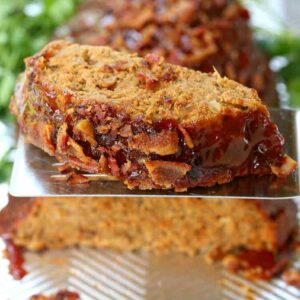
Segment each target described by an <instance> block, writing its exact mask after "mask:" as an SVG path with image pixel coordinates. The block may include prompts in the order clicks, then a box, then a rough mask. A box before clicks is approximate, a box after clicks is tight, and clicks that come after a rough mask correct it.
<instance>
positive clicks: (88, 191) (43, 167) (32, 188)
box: [9, 109, 300, 199]
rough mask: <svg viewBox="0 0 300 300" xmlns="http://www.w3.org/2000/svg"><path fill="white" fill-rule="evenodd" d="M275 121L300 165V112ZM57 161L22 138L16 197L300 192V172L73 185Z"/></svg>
mask: <svg viewBox="0 0 300 300" xmlns="http://www.w3.org/2000/svg"><path fill="white" fill-rule="evenodd" d="M271 115H272V119H273V121H274V122H275V123H276V124H278V126H279V128H280V130H281V133H282V134H283V136H284V137H285V144H286V153H287V154H289V155H290V156H291V157H292V158H294V159H295V160H296V161H297V162H298V164H299V162H300V158H299V149H300V147H299V143H300V130H299V126H300V112H297V111H294V110H288V109H284V110H283V109H282V110H278V109H273V110H271ZM55 163H56V161H55V159H54V158H52V157H49V156H48V155H47V154H45V153H44V152H43V151H41V150H39V149H37V148H35V147H33V146H30V145H25V144H24V143H23V142H22V141H21V142H20V143H19V147H18V150H17V153H16V159H15V163H14V168H13V174H12V178H11V183H10V190H9V191H10V193H11V194H12V195H13V196H16V197H42V196H47V197H55V196H58V195H60V196H67V197H68V196H71V197H74V196H98V197H106V196H116V197H118V196H119V197H124V196H126V197H134V196H148V197H149V196H152V197H161V196H164V197H182V196H185V197H221V196H222V197H227V198H252V199H255V198H260V199H262V198H264V199H287V198H294V197H296V196H298V195H300V183H299V181H300V180H299V171H298V170H296V171H295V172H294V173H293V174H292V175H291V176H289V177H288V178H287V179H278V178H276V177H275V176H263V177H259V178H258V177H254V176H248V177H245V178H240V179H236V180H234V181H233V182H232V183H229V184H225V185H218V186H215V187H212V188H195V189H190V190H189V191H188V192H183V193H175V192H173V191H164V190H152V191H139V190H128V189H127V188H126V187H125V185H123V184H122V183H120V182H110V181H108V182H103V181H92V182H90V183H89V184H78V185H74V184H73V185H71V184H66V182H59V181H55V180H53V179H51V176H53V175H57V174H58V171H57V169H56V168H54V167H53V164H55Z"/></svg>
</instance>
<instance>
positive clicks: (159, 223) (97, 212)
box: [0, 197, 297, 256]
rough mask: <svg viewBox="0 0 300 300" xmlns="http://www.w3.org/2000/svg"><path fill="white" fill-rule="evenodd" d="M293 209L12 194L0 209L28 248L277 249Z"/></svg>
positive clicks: (7, 233) (292, 221)
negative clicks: (32, 197) (6, 204)
mask: <svg viewBox="0 0 300 300" xmlns="http://www.w3.org/2000/svg"><path fill="white" fill-rule="evenodd" d="M49 212H51V213H49ZM296 215H297V207H296V205H295V203H294V202H293V201H291V200H287V201H286V200H274V201H264V200H241V199H231V200H228V199H191V198H160V199H158V198H130V199H128V198H84V199H83V198H37V199H26V198H24V199H19V198H13V197H11V198H10V201H9V204H8V206H7V207H6V208H5V209H4V210H3V211H1V212H0V235H1V236H3V237H6V238H10V239H12V240H13V242H14V243H16V244H17V245H21V246H24V247H25V248H28V249H31V250H41V249H44V248H50V249H51V248H63V247H67V246H74V245H88V246H92V247H99V248H101V247H109V248H114V249H118V250H122V251H125V250H141V249H143V250H147V251H152V252H155V253H157V254H162V253H167V252H183V253H186V254H190V255H193V254H196V253H198V252H203V253H205V254H212V256H213V255H216V253H223V254H226V253H229V252H234V251H235V250H236V249H248V250H256V251H260V250H266V251H270V252H272V253H277V252H278V251H280V250H281V249H282V248H283V247H284V246H285V244H286V243H287V241H288V240H289V238H290V237H291V236H293V234H294V233H295V232H296V230H297V217H296Z"/></svg>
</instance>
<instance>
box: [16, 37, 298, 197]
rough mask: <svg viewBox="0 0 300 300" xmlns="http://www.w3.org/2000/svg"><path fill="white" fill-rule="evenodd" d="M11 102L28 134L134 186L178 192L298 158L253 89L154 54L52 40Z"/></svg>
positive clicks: (287, 168)
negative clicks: (286, 147)
mask: <svg viewBox="0 0 300 300" xmlns="http://www.w3.org/2000/svg"><path fill="white" fill-rule="evenodd" d="M11 109H12V112H13V113H14V114H15V115H16V116H17V119H18V122H19V125H20V127H21V130H22V132H23V133H24V135H25V136H26V138H27V140H28V141H29V142H30V143H32V144H34V145H36V146H38V147H40V148H42V149H44V150H45V151H46V152H48V153H49V154H50V155H55V156H56V157H57V159H58V160H59V161H61V162H64V163H66V164H68V165H69V166H70V167H72V168H75V169H78V170H80V171H83V172H89V173H97V172H102V173H107V174H110V175H113V176H115V177H117V178H118V179H120V180H122V181H124V182H125V183H126V184H127V186H128V187H129V188H139V189H152V188H158V189H171V188H175V190H177V191H181V190H186V189H187V188H188V187H195V186H212V185H214V184H217V183H226V182H229V181H231V180H233V179H234V178H235V177H238V176H245V175H249V174H257V175H263V174H271V173H274V174H276V175H280V176H287V175H288V174H289V173H290V172H291V171H292V170H293V169H294V168H295V165H296V164H295V162H294V161H293V160H291V159H290V158H288V157H287V156H285V155H284V153H283V138H282V136H281V135H280V133H279V131H278V129H277V126H276V125H274V124H273V123H272V122H271V120H270V116H269V113H268V111H267V108H266V106H265V105H263V104H262V102H261V100H260V99H259V97H258V96H257V93H256V92H255V91H254V90H252V89H248V88H246V87H244V86H242V85H241V84H238V83H236V82H234V81H232V80H229V79H227V78H221V77H220V76H219V75H218V74H217V73H214V74H204V73H201V72H197V71H194V70H189V69H186V68H183V67H180V66H175V65H170V64H167V63H164V61H163V58H161V57H158V56H155V55H153V54H150V55H148V56H146V57H145V58H139V57H137V56H136V55H133V54H127V53H122V52H116V51H113V50H112V49H110V48H107V47H95V46H94V47H93V46H83V45H78V44H71V43H67V42H64V41H56V42H52V43H50V44H48V45H47V46H46V47H45V48H44V49H43V50H42V51H41V52H39V53H38V54H36V55H35V56H33V57H30V58H28V59H26V71H25V73H24V75H23V76H21V79H20V81H19V84H18V85H17V88H16V92H15V97H14V98H13V100H12V103H11Z"/></svg>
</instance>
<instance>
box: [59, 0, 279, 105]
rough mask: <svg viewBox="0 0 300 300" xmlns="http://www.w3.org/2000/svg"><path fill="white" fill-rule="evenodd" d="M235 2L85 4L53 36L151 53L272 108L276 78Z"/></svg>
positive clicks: (94, 0)
mask: <svg viewBox="0 0 300 300" xmlns="http://www.w3.org/2000/svg"><path fill="white" fill-rule="evenodd" d="M239 2H241V1H238V0H164V1H161V0H134V1H132V0H115V1H106V0H85V1H83V3H82V4H81V5H80V7H79V9H78V12H77V13H76V15H75V16H74V17H73V18H72V19H71V20H70V21H68V23H67V24H65V25H64V26H63V27H61V28H59V29H58V30H57V31H56V35H55V37H56V38H60V39H62V38H63V39H68V40H70V41H73V42H78V43H80V44H90V45H106V46H110V47H112V48H114V49H117V50H126V51H129V52H137V53H138V54H139V55H141V56H145V55H146V54H148V53H155V54H159V55H161V56H163V57H165V59H166V61H167V62H170V63H173V64H178V65H182V66H186V67H189V68H192V69H195V70H199V71H202V72H212V71H213V68H216V69H217V70H218V72H219V73H220V74H221V75H225V76H227V77H228V78H230V79H233V80H236V81H237V82H239V83H242V84H244V85H246V86H248V87H251V88H254V89H256V90H257V92H258V94H259V96H260V97H261V99H262V100H263V101H264V102H265V103H266V104H268V105H272V106H274V105H278V96H277V95H276V76H275V75H274V73H273V72H272V71H271V70H270V68H269V66H268V59H267V58H266V57H265V55H264V54H263V53H262V52H261V51H260V49H259V48H258V46H257V45H256V43H255V41H254V38H253V35H252V30H251V28H250V26H249V22H248V21H249V12H248V11H247V9H246V8H245V7H243V6H242V5H241V4H240V3H239Z"/></svg>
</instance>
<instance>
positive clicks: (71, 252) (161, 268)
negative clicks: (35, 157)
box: [0, 243, 300, 300]
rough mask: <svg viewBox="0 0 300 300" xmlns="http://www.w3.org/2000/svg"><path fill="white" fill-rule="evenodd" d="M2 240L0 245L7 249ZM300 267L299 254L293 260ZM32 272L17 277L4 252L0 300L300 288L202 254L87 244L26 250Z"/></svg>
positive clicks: (269, 299)
mask: <svg viewBox="0 0 300 300" xmlns="http://www.w3.org/2000/svg"><path fill="white" fill-rule="evenodd" d="M3 247H4V246H3V244H1V243H0V249H1V248H3ZM294 266H295V267H298V268H299V267H300V257H298V261H297V260H295V263H294ZM26 269H27V270H28V271H29V273H28V275H27V276H25V277H24V278H23V279H22V280H21V281H15V280H13V279H12V278H11V276H10V275H9V274H8V271H7V261H6V260H5V259H4V258H1V255H0V299H1V300H25V299H28V298H29V297H30V296H31V295H33V294H36V293H44V294H51V293H54V292H57V291H59V290H61V289H66V288H67V289H69V290H72V291H76V292H78V293H79V294H80V296H81V299H82V300H92V299H97V300H103V299H105V300H106V299H110V300H112V299H115V300H123V299H132V300H184V299H187V300H194V299H195V300H196V299H197V300H199V299H200V300H220V299H224V300H242V299H245V300H246V299H247V300H250V299H251V300H299V299H300V290H298V289H296V288H294V287H292V286H287V285H286V284H285V283H284V282H283V281H282V280H281V279H275V280H273V281H271V282H262V281H257V282H250V281H248V280H246V279H244V278H243V277H241V276H238V275H234V274H230V273H228V272H226V271H224V270H222V269H221V268H220V267H219V266H217V265H213V266H210V265H207V264H205V263H204V262H203V260H202V258H201V257H195V258H191V257H186V256H182V255H170V256H163V257H155V256H151V255H147V254H137V253H136V254H134V253H123V254H121V253H116V252H113V251H109V250H94V249H88V248H81V249H75V248H73V249H68V250H61V251H46V252H44V253H41V254H37V253H27V254H26Z"/></svg>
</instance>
